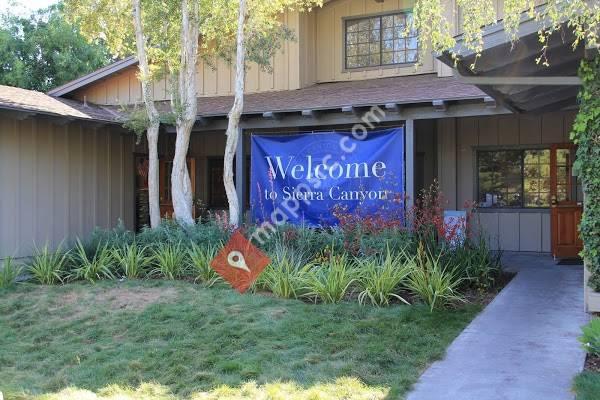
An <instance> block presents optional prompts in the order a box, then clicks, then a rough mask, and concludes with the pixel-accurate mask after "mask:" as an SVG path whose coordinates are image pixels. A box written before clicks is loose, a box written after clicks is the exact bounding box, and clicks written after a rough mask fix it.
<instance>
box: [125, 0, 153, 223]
mask: <svg viewBox="0 0 600 400" xmlns="http://www.w3.org/2000/svg"><path fill="white" fill-rule="evenodd" d="M132 8H133V21H134V26H135V41H136V46H137V58H138V65H139V69H140V81H141V84H142V98H143V100H144V105H145V107H146V113H147V114H148V120H149V125H148V129H147V130H146V138H147V139H148V203H149V204H148V206H149V207H148V208H149V213H150V227H151V228H156V227H158V226H159V225H160V194H159V190H160V189H159V175H158V133H159V128H160V120H159V115H158V111H157V110H156V107H155V105H154V98H153V95H152V88H151V83H152V82H151V81H150V70H149V68H148V57H147V55H146V37H145V35H144V27H143V25H142V9H141V5H140V0H132Z"/></svg>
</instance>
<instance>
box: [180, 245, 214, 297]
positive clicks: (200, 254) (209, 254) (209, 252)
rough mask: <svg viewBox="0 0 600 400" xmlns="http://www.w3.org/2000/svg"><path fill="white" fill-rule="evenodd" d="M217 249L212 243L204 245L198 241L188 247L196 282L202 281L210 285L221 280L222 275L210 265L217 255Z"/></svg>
mask: <svg viewBox="0 0 600 400" xmlns="http://www.w3.org/2000/svg"><path fill="white" fill-rule="evenodd" d="M217 251H218V247H217V246H214V245H210V244H209V245H207V246H204V247H203V246H200V245H198V244H197V243H192V246H191V247H190V248H188V250H187V255H188V260H189V262H190V267H191V272H192V274H193V275H194V282H201V283H202V284H204V285H205V286H207V287H210V286H213V285H214V284H215V283H217V282H219V281H220V280H221V277H220V275H219V274H217V272H216V271H215V270H214V269H212V267H211V266H210V262H211V261H212V260H213V259H214V258H215V256H216V255H217Z"/></svg>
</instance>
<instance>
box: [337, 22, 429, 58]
mask: <svg viewBox="0 0 600 400" xmlns="http://www.w3.org/2000/svg"><path fill="white" fill-rule="evenodd" d="M406 20H407V16H406V14H404V13H398V14H393V15H384V16H381V17H379V16H377V17H369V18H362V19H357V20H352V21H347V22H346V32H345V35H346V36H345V37H346V43H345V47H346V67H347V68H359V67H367V66H377V65H381V64H384V65H389V64H400V63H406V62H415V61H416V60H417V41H416V38H414V37H409V38H405V34H406V32H405V30H406ZM407 49H409V50H411V51H410V52H408V53H407Z"/></svg>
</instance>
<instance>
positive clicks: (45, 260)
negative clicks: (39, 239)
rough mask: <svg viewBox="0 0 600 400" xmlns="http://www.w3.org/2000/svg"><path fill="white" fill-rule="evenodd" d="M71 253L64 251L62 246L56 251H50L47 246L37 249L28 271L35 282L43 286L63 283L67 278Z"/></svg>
mask: <svg viewBox="0 0 600 400" xmlns="http://www.w3.org/2000/svg"><path fill="white" fill-rule="evenodd" d="M68 257H69V253H68V252H63V251H62V245H59V246H58V249H57V250H56V251H50V247H49V246H48V244H46V245H45V246H44V247H42V248H41V249H37V248H36V254H35V255H34V256H33V260H32V262H31V264H30V265H29V266H28V268H27V271H28V272H29V273H30V274H31V277H32V278H33V280H34V281H35V282H38V283H41V284H42V285H54V284H57V283H61V282H62V281H63V278H64V276H65V269H66V266H67V261H68Z"/></svg>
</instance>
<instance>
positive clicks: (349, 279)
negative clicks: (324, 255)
mask: <svg viewBox="0 0 600 400" xmlns="http://www.w3.org/2000/svg"><path fill="white" fill-rule="evenodd" d="M309 268H310V269H309V271H308V272H307V274H306V286H305V289H306V295H305V296H306V297H308V298H310V299H312V300H314V301H315V302H317V301H321V302H323V303H339V302H340V301H342V300H343V299H344V297H345V296H346V293H347V292H348V289H349V288H350V286H351V285H352V284H353V283H355V282H356V280H357V278H358V273H357V269H356V266H355V265H353V263H352V262H351V261H350V260H349V258H348V255H347V254H346V253H342V254H335V252H334V251H332V252H331V254H330V255H329V258H328V259H327V260H326V261H325V262H322V263H321V264H317V265H312V266H310V267H309Z"/></svg>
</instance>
